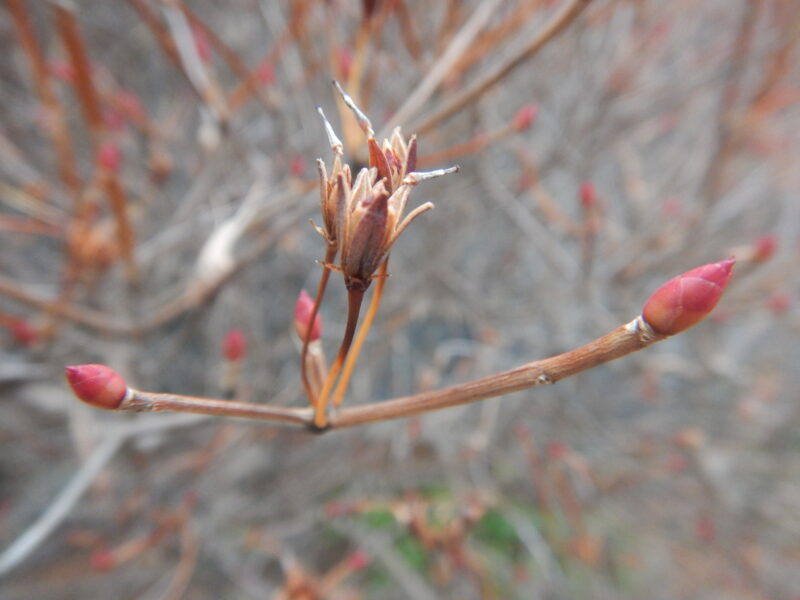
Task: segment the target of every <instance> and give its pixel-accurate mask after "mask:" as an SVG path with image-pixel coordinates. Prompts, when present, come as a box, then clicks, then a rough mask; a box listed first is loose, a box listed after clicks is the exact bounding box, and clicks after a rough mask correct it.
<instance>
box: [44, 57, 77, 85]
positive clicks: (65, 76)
mask: <svg viewBox="0 0 800 600" xmlns="http://www.w3.org/2000/svg"><path fill="white" fill-rule="evenodd" d="M47 70H48V71H49V72H50V75H52V76H53V77H55V78H56V79H60V80H61V81H66V82H67V83H72V82H73V81H75V69H73V68H72V65H71V64H69V63H68V62H64V61H62V60H53V61H50V62H49V63H48V64H47Z"/></svg>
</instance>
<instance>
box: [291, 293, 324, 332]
mask: <svg viewBox="0 0 800 600" xmlns="http://www.w3.org/2000/svg"><path fill="white" fill-rule="evenodd" d="M313 311H314V301H313V300H312V299H311V296H309V295H308V292H306V291H305V290H300V295H299V296H298V297H297V303H296V304H295V305H294V328H295V331H296V332H297V336H298V337H299V338H300V339H301V340H304V339H305V337H306V332H307V330H308V324H309V321H310V320H311V313H312V312H313ZM321 335H322V318H321V317H320V316H319V315H317V317H316V318H315V319H314V324H313V325H312V327H311V335H309V338H308V340H309V341H310V342H313V341H314V340H318V339H319V338H320V336H321Z"/></svg>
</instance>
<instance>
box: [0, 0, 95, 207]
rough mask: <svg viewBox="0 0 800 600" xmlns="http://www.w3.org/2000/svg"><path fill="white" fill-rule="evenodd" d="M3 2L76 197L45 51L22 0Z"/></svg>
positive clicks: (62, 121) (65, 132)
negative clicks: (25, 57)
mask: <svg viewBox="0 0 800 600" xmlns="http://www.w3.org/2000/svg"><path fill="white" fill-rule="evenodd" d="M6 5H7V6H8V11H9V12H10V13H11V17H12V19H13V20H14V25H15V27H16V30H17V35H18V37H19V40H20V44H21V46H22V48H23V50H24V52H25V54H26V55H27V57H28V61H29V63H30V69H31V72H32V73H33V80H34V85H35V87H36V93H37V95H38V96H39V100H40V101H41V103H42V104H43V105H44V107H45V109H46V111H47V113H48V117H49V118H48V121H47V127H45V129H46V131H47V134H48V135H49V136H50V139H51V142H52V144H53V149H54V150H55V153H56V157H57V161H58V170H59V173H60V176H61V180H62V181H63V182H64V184H65V185H66V187H67V189H69V190H70V192H71V193H72V196H73V198H77V197H78V196H79V194H80V188H81V183H80V179H79V178H78V172H77V169H76V167H75V159H74V152H73V150H72V140H71V139H70V135H69V129H68V128H67V126H66V120H65V118H64V111H63V108H62V106H61V103H60V102H59V100H58V96H57V95H56V93H55V91H54V90H53V86H52V84H51V81H50V77H49V75H48V73H47V64H46V61H45V56H44V53H43V52H42V49H41V47H40V46H39V43H38V41H37V39H36V35H35V34H34V32H33V27H32V26H31V23H30V20H29V19H28V13H27V12H26V10H25V4H24V3H23V2H21V0H6Z"/></svg>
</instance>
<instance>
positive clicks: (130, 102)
mask: <svg viewBox="0 0 800 600" xmlns="http://www.w3.org/2000/svg"><path fill="white" fill-rule="evenodd" d="M113 103H114V104H115V105H116V106H117V108H118V109H119V111H120V112H122V113H123V114H125V115H127V116H128V117H130V118H131V119H141V118H142V117H144V115H145V113H144V107H143V106H142V101H141V100H139V96H137V95H136V94H134V93H133V92H131V91H129V90H119V91H118V92H117V93H116V94H114V98H113Z"/></svg>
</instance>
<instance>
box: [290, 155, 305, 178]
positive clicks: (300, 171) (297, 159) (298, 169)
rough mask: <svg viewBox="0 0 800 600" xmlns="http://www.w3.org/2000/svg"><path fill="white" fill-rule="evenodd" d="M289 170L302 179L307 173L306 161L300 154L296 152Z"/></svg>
mask: <svg viewBox="0 0 800 600" xmlns="http://www.w3.org/2000/svg"><path fill="white" fill-rule="evenodd" d="M289 170H290V171H291V172H292V175H294V176H295V177H297V178H298V179H302V178H303V177H304V176H305V174H306V161H305V159H304V158H303V157H302V155H300V154H295V155H294V156H293V157H292V160H291V163H290V164H289Z"/></svg>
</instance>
